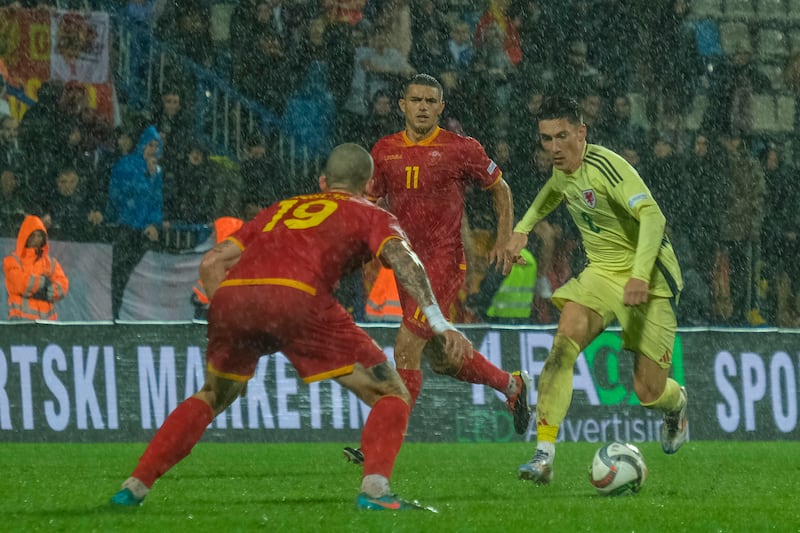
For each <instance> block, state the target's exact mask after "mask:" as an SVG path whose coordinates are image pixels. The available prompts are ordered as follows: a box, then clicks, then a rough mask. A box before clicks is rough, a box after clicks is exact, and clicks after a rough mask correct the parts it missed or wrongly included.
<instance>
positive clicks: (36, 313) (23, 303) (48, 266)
mask: <svg viewBox="0 0 800 533" xmlns="http://www.w3.org/2000/svg"><path fill="white" fill-rule="evenodd" d="M49 249H50V246H49V245H48V244H47V229H45V227H44V223H43V222H42V220H41V219H40V218H39V217H36V216H33V215H28V216H26V217H25V220H23V221H22V226H21V227H20V230H19V233H18V234H17V247H16V249H15V250H14V253H12V254H11V255H8V256H6V257H5V259H3V273H4V274H5V278H6V290H7V291H8V318H9V320H58V313H56V310H55V302H57V301H59V300H61V299H63V298H64V297H65V296H66V295H67V292H68V291H69V279H67V276H66V274H64V270H63V269H62V268H61V264H60V263H59V262H58V261H56V260H55V259H54V258H52V257H50V254H49Z"/></svg>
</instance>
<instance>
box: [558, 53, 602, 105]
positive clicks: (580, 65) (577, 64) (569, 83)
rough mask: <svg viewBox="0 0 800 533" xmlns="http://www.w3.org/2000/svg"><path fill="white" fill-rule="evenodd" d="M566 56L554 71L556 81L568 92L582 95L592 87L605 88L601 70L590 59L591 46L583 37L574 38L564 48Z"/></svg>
mask: <svg viewBox="0 0 800 533" xmlns="http://www.w3.org/2000/svg"><path fill="white" fill-rule="evenodd" d="M564 54H565V56H564V57H563V58H561V62H560V63H559V64H558V66H557V67H556V68H555V71H554V83H555V84H556V86H557V87H559V88H560V90H561V91H562V92H564V93H566V94H571V95H580V94H583V93H584V92H586V90H587V89H589V88H591V89H594V90H600V89H603V88H605V86H606V81H605V78H604V77H603V75H602V73H601V72H600V70H599V69H598V68H597V67H596V66H595V65H593V64H592V63H590V61H589V46H588V45H587V44H586V42H585V41H583V40H581V39H572V40H570V41H569V42H568V43H567V46H566V48H565V49H564Z"/></svg>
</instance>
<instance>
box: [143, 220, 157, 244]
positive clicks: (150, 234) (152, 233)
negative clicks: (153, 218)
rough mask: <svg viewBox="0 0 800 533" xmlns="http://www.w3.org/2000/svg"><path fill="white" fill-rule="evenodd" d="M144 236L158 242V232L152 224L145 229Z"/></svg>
mask: <svg viewBox="0 0 800 533" xmlns="http://www.w3.org/2000/svg"><path fill="white" fill-rule="evenodd" d="M144 236H145V237H147V238H148V239H150V240H151V241H153V242H155V241H157V240H158V230H157V229H156V227H155V226H153V225H152V224H151V225H149V226H147V227H146V228H144Z"/></svg>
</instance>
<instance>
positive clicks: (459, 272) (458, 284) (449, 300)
mask: <svg viewBox="0 0 800 533" xmlns="http://www.w3.org/2000/svg"><path fill="white" fill-rule="evenodd" d="M425 271H426V272H427V273H428V279H430V280H431V287H432V288H433V294H434V296H436V301H437V302H439V307H440V308H441V309H442V313H443V314H444V316H445V317H446V318H448V319H449V318H450V309H451V308H452V307H453V306H454V305H455V304H456V303H457V301H458V291H460V290H461V288H462V287H463V286H464V280H465V279H466V275H467V269H466V265H463V264H459V263H458V262H455V263H454V261H453V258H452V257H444V258H442V259H440V260H436V259H433V260H429V261H427V262H426V263H425ZM397 290H398V293H399V294H400V305H401V306H402V307H403V324H404V325H405V326H406V327H407V328H408V329H409V331H411V332H412V333H413V334H415V335H416V336H417V337H420V338H422V339H430V338H432V337H433V335H434V334H433V330H432V329H431V328H430V327H429V326H428V321H427V320H426V319H425V315H423V314H422V310H420V308H419V306H418V305H417V301H416V300H415V299H414V298H412V297H411V295H410V294H408V293H407V292H406V291H405V290H404V289H403V287H402V286H401V285H400V284H399V283H398V285H397Z"/></svg>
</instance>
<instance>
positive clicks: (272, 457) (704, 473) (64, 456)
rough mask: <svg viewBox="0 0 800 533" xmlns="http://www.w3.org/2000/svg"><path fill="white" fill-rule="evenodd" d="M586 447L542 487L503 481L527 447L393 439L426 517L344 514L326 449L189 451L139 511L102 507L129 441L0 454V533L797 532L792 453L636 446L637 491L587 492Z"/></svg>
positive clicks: (218, 447)
mask: <svg viewBox="0 0 800 533" xmlns="http://www.w3.org/2000/svg"><path fill="white" fill-rule="evenodd" d="M597 447H598V445H595V444H586V443H578V444H573V443H570V444H561V445H559V448H558V456H557V458H556V470H555V479H554V482H553V484H552V485H550V486H546V487H537V486H535V485H533V484H530V483H527V482H523V481H519V480H517V479H516V467H517V466H518V465H519V464H520V463H522V462H524V461H525V460H527V459H528V457H529V455H530V453H531V445H530V444H524V443H512V444H419V443H407V444H406V445H405V446H404V447H403V450H402V452H401V454H400V457H399V458H398V462H397V465H396V467H395V476H394V480H393V486H394V489H395V491H396V492H397V493H398V494H399V495H400V496H401V497H404V498H407V499H419V500H420V501H421V502H422V503H424V504H426V505H431V506H434V507H436V508H437V509H438V510H439V513H438V514H433V513H423V512H365V511H358V510H356V508H355V497H356V494H357V492H358V486H359V483H360V469H359V468H357V467H355V466H353V465H351V464H349V463H346V462H345V460H344V459H343V458H342V456H341V445H340V444H329V443H325V444H210V443H200V444H199V445H198V446H197V447H196V448H195V450H194V452H193V453H192V455H190V456H189V457H188V458H187V459H185V460H184V461H183V462H182V463H181V464H179V465H178V466H176V467H175V468H174V469H173V470H171V471H170V472H169V473H168V474H167V475H166V476H165V477H163V478H162V479H161V480H160V481H158V482H157V483H156V485H155V486H154V488H153V491H152V492H151V493H150V495H149V496H148V498H147V500H146V501H145V504H144V505H143V506H142V507H140V508H136V509H123V510H119V509H112V508H110V506H109V505H108V504H107V502H108V499H109V497H110V496H111V495H112V494H113V493H114V492H115V491H116V490H117V489H118V487H119V485H120V483H121V482H122V481H123V480H124V479H125V477H127V475H128V474H129V473H130V471H131V470H132V468H133V466H134V464H135V462H136V459H137V458H138V456H139V455H140V454H141V452H142V451H143V449H144V445H143V444H0V471H2V474H3V480H2V481H0V517H2V518H0V530H1V531H80V532H86V531H103V532H105V531H147V532H153V531H155V532H161V533H166V532H172V531H193V532H194V531H224V532H228V531H254V530H265V531H280V532H283V531H321V532H329V531H354V532H362V531H409V532H426V531H432V532H444V531H459V532H461V531H475V532H484V531H499V532H511V531H542V532H549V531H557V532H571V531H604V532H605V531H653V532H673V531H709V532H711V531H731V532H739V531H765V530H774V531H800V504H798V496H800V482H798V480H799V479H800V443H798V442H779V443H774V442H772V443H742V442H689V443H687V444H686V445H685V446H684V448H683V449H682V450H681V451H680V452H679V453H678V454H677V455H674V456H665V455H664V454H663V453H662V452H661V449H660V445H659V444H658V443H645V444H642V445H640V449H641V450H642V452H643V454H644V456H645V459H646V461H647V464H648V467H649V469H650V476H649V478H648V481H647V483H646V484H645V486H644V488H643V489H642V492H640V493H639V494H637V495H635V496H625V497H618V498H608V497H602V496H598V495H596V494H595V492H594V489H593V488H592V487H591V486H590V485H589V483H588V481H587V469H588V465H589V463H590V462H591V457H592V454H593V452H594V450H595V449H596V448H597Z"/></svg>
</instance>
